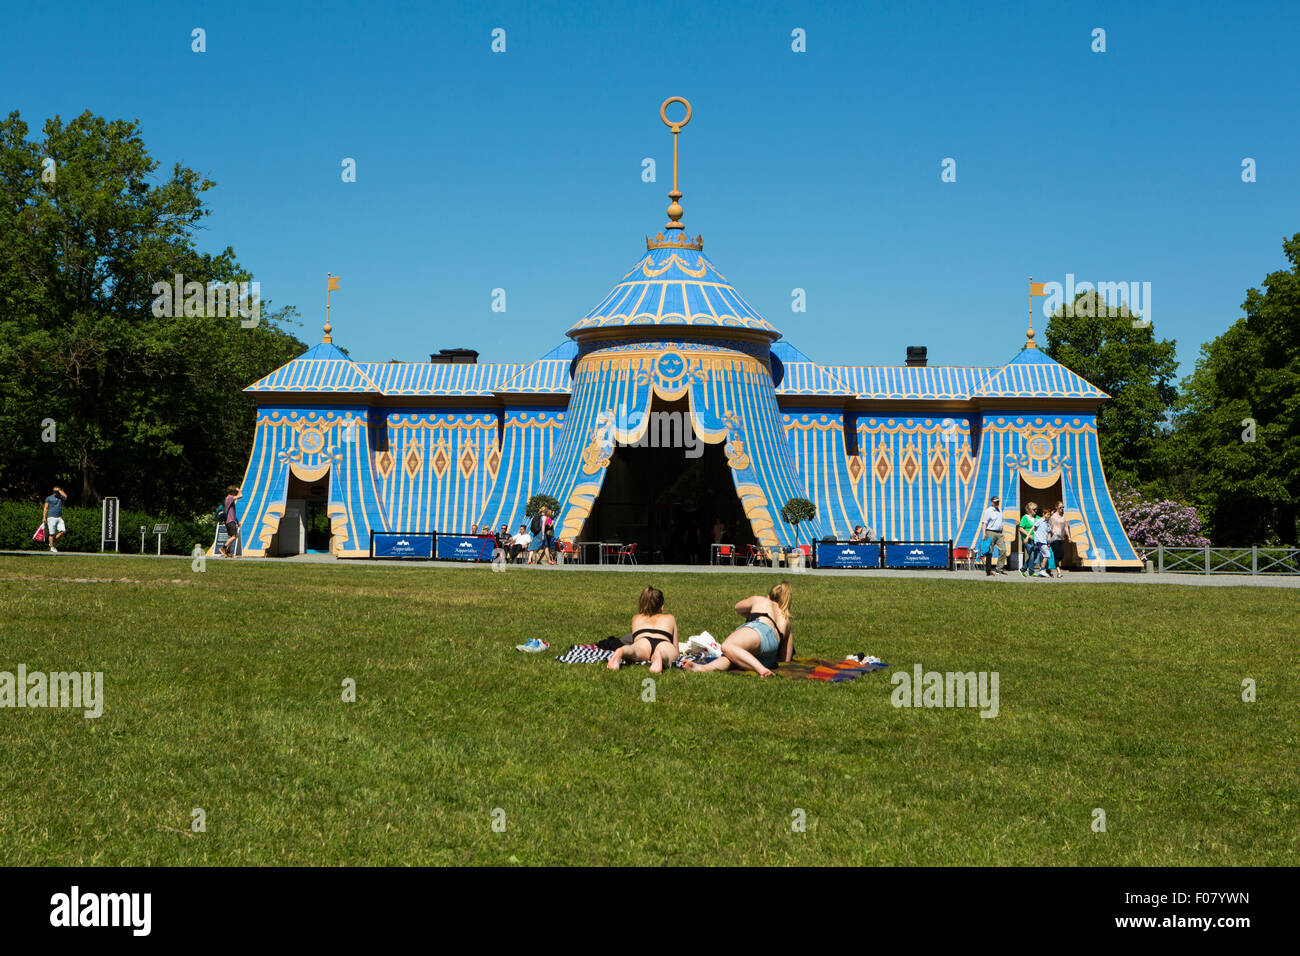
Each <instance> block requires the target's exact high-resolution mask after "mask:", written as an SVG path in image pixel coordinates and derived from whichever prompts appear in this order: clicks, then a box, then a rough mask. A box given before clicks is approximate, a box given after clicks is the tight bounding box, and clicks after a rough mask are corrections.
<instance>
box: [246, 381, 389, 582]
mask: <svg viewBox="0 0 1300 956" xmlns="http://www.w3.org/2000/svg"><path fill="white" fill-rule="evenodd" d="M370 448H371V435H370V429H369V425H368V421H367V415H366V408H365V407H363V406H357V407H352V408H347V407H344V408H334V409H329V410H320V409H318V408H292V407H263V408H260V409H258V413H257V425H256V429H255V432H254V437H253V451H252V454H251V455H250V456H249V463H248V470H247V472H246V473H245V476H244V483H243V485H242V486H241V487H242V488H243V492H244V497H243V499H242V500H241V501H240V502H239V504H238V505H237V506H236V509H235V510H236V516H237V517H238V518H239V520H240V525H241V530H242V535H243V543H244V553H245V554H247V555H249V556H250V557H262V556H264V555H265V554H266V553H267V551H268V549H270V547H271V544H272V539H273V537H274V535H275V534H276V532H277V531H278V530H279V527H280V519H281V518H282V517H283V516H284V509H285V503H286V499H287V497H288V490H289V477H290V475H296V476H297V477H298V478H300V479H301V480H303V481H309V482H316V481H328V483H329V497H328V503H327V511H328V513H329V516H330V523H331V529H330V530H331V532H332V538H331V553H333V554H334V555H336V556H338V557H361V556H363V555H366V554H368V553H369V548H370V530H371V529H372V528H375V529H379V530H382V529H385V528H386V527H387V524H386V522H385V517H384V510H383V507H382V505H381V502H380V499H379V495H378V489H377V487H376V484H375V475H374V471H373V469H372V466H371V450H370Z"/></svg>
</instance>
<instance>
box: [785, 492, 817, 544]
mask: <svg viewBox="0 0 1300 956" xmlns="http://www.w3.org/2000/svg"><path fill="white" fill-rule="evenodd" d="M816 517H817V506H816V505H814V504H813V503H812V502H811V501H809V500H808V499H807V498H791V499H790V500H789V501H787V502H786V503H785V504H784V505H782V506H781V520H782V521H784V522H785V523H786V524H792V525H794V539H795V541H798V540H799V525H801V524H803V523H804V522H805V521H812V520H813V519H814V518H816Z"/></svg>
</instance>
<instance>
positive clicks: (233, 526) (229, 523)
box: [221, 485, 244, 558]
mask: <svg viewBox="0 0 1300 956" xmlns="http://www.w3.org/2000/svg"><path fill="white" fill-rule="evenodd" d="M242 497H244V493H243V492H242V491H241V490H240V489H239V486H238V485H230V486H229V487H227V488H226V543H225V544H224V545H223V546H222V548H221V553H222V554H224V555H225V556H226V557H228V558H233V557H234V556H235V554H234V551H235V546H236V545H238V544H239V519H238V518H236V517H235V502H236V501H238V500H239V499H240V498H242Z"/></svg>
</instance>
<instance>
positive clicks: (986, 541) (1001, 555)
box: [980, 495, 1070, 578]
mask: <svg viewBox="0 0 1300 956" xmlns="http://www.w3.org/2000/svg"><path fill="white" fill-rule="evenodd" d="M1003 521H1004V519H1003V516H1002V499H1001V498H999V497H998V496H997V495H994V496H993V497H992V498H990V499H989V506H988V507H987V508H985V509H984V514H983V515H982V516H981V518H980V529H981V537H982V540H981V542H980V550H981V551H982V553H983V554H984V573H985V574H986V575H989V576H992V574H993V573H994V571H996V572H997V573H998V574H1006V573H1007V569H1006V566H1007V544H1006V536H1005V534H1004V533H1003ZM1016 534H1017V535H1018V537H1019V539H1020V542H1021V545H1022V547H1023V549H1024V555H1025V559H1024V561H1023V562H1022V564H1021V566H1020V573H1021V574H1022V575H1024V576H1026V577H1029V576H1032V577H1039V578H1050V577H1057V578H1059V577H1062V576H1063V574H1062V570H1061V568H1062V565H1063V564H1064V563H1065V545H1066V542H1068V541H1069V540H1070V525H1069V522H1068V521H1066V520H1065V503H1064V502H1062V501H1058V502H1057V503H1056V507H1055V508H1053V509H1052V510H1051V511H1050V512H1048V513H1047V514H1046V515H1041V514H1039V513H1038V504H1037V503H1036V502H1033V501H1030V502H1028V503H1026V505H1025V512H1024V514H1023V515H1021V516H1020V521H1019V523H1018V524H1017V525H1016ZM995 553H996V555H997V557H996V559H995V558H994V554H995Z"/></svg>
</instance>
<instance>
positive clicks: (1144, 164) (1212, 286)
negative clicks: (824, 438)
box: [0, 2, 1300, 371]
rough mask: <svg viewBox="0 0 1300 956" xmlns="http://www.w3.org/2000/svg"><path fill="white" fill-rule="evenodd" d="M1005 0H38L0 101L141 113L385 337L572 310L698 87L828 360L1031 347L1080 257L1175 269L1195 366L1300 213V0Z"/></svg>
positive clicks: (718, 150) (119, 114)
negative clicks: (501, 292)
mask: <svg viewBox="0 0 1300 956" xmlns="http://www.w3.org/2000/svg"><path fill="white" fill-rule="evenodd" d="M984 6H985V5H982V4H970V3H965V2H961V3H958V2H951V3H936V4H923V3H889V4H871V5H866V4H863V5H859V4H835V5H830V4H825V5H823V4H781V5H775V4H754V3H745V4H735V5H714V4H708V3H690V4H686V3H673V2H659V3H618V4H611V5H608V6H605V5H600V6H588V5H585V4H584V5H579V4H576V3H536V2H530V3H499V2H489V3H484V4H473V5H470V4H454V5H448V4H423V3H404V4H400V5H399V4H376V5H373V6H372V5H369V4H365V3H356V2H347V3H335V2H326V3H312V4H305V3H303V4H288V3H281V2H265V3H264V2H256V3H227V4H197V3H196V4H165V3H163V4H159V3H148V2H145V3H131V4H120V5H119V4H113V5H108V4H103V5H99V4H95V5H90V4H72V5H58V4H44V3H23V4H19V3H9V4H6V10H5V14H4V23H3V26H0V30H2V31H3V33H2V34H0V53H2V54H3V55H0V89H3V91H4V97H3V103H2V104H0V105H3V107H4V108H5V109H6V111H8V110H10V109H18V110H20V111H21V113H22V115H23V117H24V119H26V120H27V122H28V123H29V125H30V126H32V127H33V128H39V126H40V125H41V124H42V123H43V121H44V120H45V118H46V117H48V116H51V115H53V114H60V115H62V116H63V117H64V118H65V119H67V118H71V117H72V116H75V115H77V114H78V113H80V112H81V111H83V110H85V109H90V110H91V111H93V112H95V113H97V114H100V115H103V116H106V117H109V118H127V119H138V120H139V121H140V123H141V125H142V128H143V135H144V138H145V142H146V143H147V145H148V148H149V149H150V151H151V152H152V154H153V155H154V157H155V158H157V159H158V160H160V161H161V162H162V164H163V168H164V169H165V168H169V167H170V165H171V163H173V162H177V161H179V162H182V163H184V164H186V165H189V166H191V167H193V168H195V169H196V170H198V171H199V172H201V173H203V174H205V175H207V176H209V178H211V179H213V180H215V181H216V183H217V188H215V189H213V190H211V191H209V192H208V193H207V194H206V198H207V201H208V203H209V204H210V207H211V209H212V213H213V214H212V216H211V217H210V218H209V219H208V220H207V227H206V230H205V231H204V233H203V234H202V235H201V237H200V245H201V246H202V247H203V248H206V249H209V250H212V251H217V250H219V249H221V248H223V247H224V246H226V245H227V244H229V245H232V246H233V247H234V248H235V251H236V253H237V254H238V256H239V258H240V260H241V261H242V262H243V264H244V265H245V266H247V267H249V268H250V269H252V270H253V272H254V273H255V276H256V277H257V278H258V279H259V280H260V282H261V284H262V294H263V297H264V298H269V299H271V300H272V301H273V302H274V303H276V304H281V305H282V304H293V305H296V306H298V308H299V309H300V310H301V312H302V314H303V317H304V320H305V322H304V328H302V329H301V330H299V335H300V337H302V338H303V339H304V341H307V342H308V343H309V344H310V343H314V342H316V341H319V336H320V332H319V328H320V323H321V318H322V312H323V303H324V287H325V273H326V272H327V271H330V272H334V273H335V274H338V275H341V276H342V277H343V280H342V290H341V291H340V292H338V293H335V294H334V297H333V311H332V317H333V320H334V326H335V330H336V332H335V341H336V342H338V343H339V344H340V345H342V346H343V347H345V348H347V349H349V351H350V352H351V354H352V355H353V357H354V358H357V359H359V360H363V361H386V360H388V359H392V358H396V359H402V360H407V361H425V360H427V357H428V353H429V352H431V351H435V350H437V349H438V348H442V347H452V346H467V347H471V348H477V349H479V350H480V352H481V353H482V360H483V361H496V362H500V361H524V360H530V359H532V358H536V357H538V356H540V355H541V354H543V353H544V352H546V351H547V350H548V349H550V348H551V347H553V346H554V345H556V344H557V343H559V342H560V341H562V340H563V335H564V332H565V330H566V329H568V328H569V326H570V325H572V324H573V322H574V321H575V320H576V319H578V318H580V317H581V316H582V315H583V314H584V313H586V312H587V311H588V310H589V309H591V308H592V307H593V306H594V305H595V304H596V303H597V302H599V301H600V299H601V298H602V297H603V296H604V295H605V293H606V292H607V291H608V290H609V289H610V287H611V286H612V285H613V284H614V283H615V282H616V281H617V280H618V279H619V278H620V277H621V276H622V275H623V274H624V273H625V272H626V271H627V270H628V269H629V268H630V267H631V266H632V265H633V264H634V263H635V262H636V261H637V260H638V258H639V257H640V256H641V255H642V254H643V251H644V236H645V235H646V234H647V233H651V234H653V232H655V231H657V230H658V229H660V228H661V227H662V225H663V224H664V222H665V217H664V209H665V207H666V206H667V203H668V200H667V198H666V193H667V191H668V190H669V188H670V182H671V163H672V145H671V136H670V134H669V133H668V131H667V130H666V129H665V128H664V126H663V125H662V124H661V123H660V121H659V117H658V107H659V104H660V102H661V101H662V100H663V99H665V98H666V97H668V96H673V95H680V96H685V97H687V98H688V99H690V100H691V101H692V103H693V104H694V110H695V114H694V118H693V119H692V122H691V124H690V126H688V127H687V128H686V129H685V130H684V132H683V133H682V138H681V152H682V159H681V188H682V191H683V192H684V194H685V198H684V199H683V200H682V203H683V206H684V207H685V209H686V215H685V217H684V219H683V222H684V223H685V224H686V226H687V228H688V229H689V230H690V232H691V233H692V235H693V234H695V233H697V232H698V233H702V234H703V235H704V241H705V245H704V248H705V252H706V253H707V254H708V255H709V256H710V258H711V259H712V260H713V262H714V263H715V264H716V265H717V266H718V268H719V269H721V270H722V272H723V273H724V274H725V275H726V276H727V277H728V279H730V280H731V281H732V282H734V283H735V284H736V286H737V287H738V288H739V289H740V291H741V292H742V294H744V295H745V297H746V298H747V299H748V300H749V302H750V304H751V305H753V306H754V307H755V308H756V309H758V311H759V312H760V313H762V314H763V315H765V316H766V317H767V318H768V319H769V321H771V322H772V323H773V324H774V325H776V327H777V328H779V329H781V330H782V331H783V332H784V333H785V335H786V338H787V340H789V341H790V342H791V343H792V344H794V345H796V346H797V347H799V348H801V349H802V350H803V351H805V352H807V353H808V354H809V355H810V356H812V357H813V358H814V359H816V360H818V361H823V362H830V363H848V364H876V363H879V364H901V362H902V361H903V358H904V352H905V347H906V346H907V345H912V344H917V345H928V346H929V348H930V360H931V362H932V363H935V364H955V365H970V364H974V365H986V364H1000V363H1002V362H1005V361H1007V360H1008V359H1010V358H1011V357H1012V356H1013V355H1015V353H1016V352H1017V351H1018V350H1019V348H1020V346H1021V344H1022V343H1023V341H1024V328H1025V319H1026V312H1027V309H1028V301H1027V277H1028V276H1029V275H1030V274H1032V275H1033V276H1034V278H1035V280H1037V281H1053V280H1055V281H1059V282H1064V280H1065V275H1066V273H1074V274H1075V276H1076V278H1077V279H1079V280H1088V281H1133V280H1136V281H1140V282H1143V281H1145V282H1150V283H1151V284H1152V300H1153V301H1152V309H1151V317H1152V318H1153V319H1154V323H1155V327H1156V332H1157V334H1158V335H1160V336H1162V337H1173V338H1175V339H1177V341H1178V355H1179V360H1180V361H1181V362H1182V363H1183V370H1184V371H1187V370H1188V369H1189V368H1190V365H1191V363H1192V362H1193V361H1194V360H1195V358H1196V355H1197V350H1198V349H1199V347H1200V345H1201V343H1203V342H1205V341H1208V340H1209V339H1211V338H1213V337H1214V336H1215V335H1217V334H1219V333H1220V332H1222V331H1223V330H1224V329H1225V328H1226V327H1227V326H1228V325H1229V324H1230V323H1231V322H1232V321H1233V320H1234V319H1236V318H1237V317H1238V316H1239V315H1240V314H1241V313H1240V303H1241V302H1242V300H1243V299H1244V296H1245V291H1246V289H1247V288H1249V287H1250V286H1252V285H1259V284H1260V282H1261V280H1262V279H1263V277H1264V276H1265V274H1267V273H1268V272H1270V271H1273V270H1275V269H1279V268H1282V266H1283V265H1284V261H1285V260H1284V259H1283V257H1282V254H1281V248H1280V244H1281V241H1282V239H1283V237H1284V236H1289V235H1291V234H1293V233H1295V232H1300V175H1297V174H1298V172H1300V169H1298V167H1300V123H1297V122H1296V118H1297V115H1300V73H1298V72H1297V70H1296V49H1297V48H1296V37H1297V36H1300V30H1298V29H1297V28H1298V27H1300V13H1297V5H1296V4H1294V3H1272V4H1268V3H1265V4H1252V5H1250V6H1249V7H1247V8H1232V7H1229V6H1228V5H1223V4H1191V3H1178V4H1173V3H1169V4H1159V5H1147V4H1142V5H1140V8H1135V7H1136V5H1133V4H1128V3H1089V4H1079V5H1068V6H1058V5H1057V4H1052V3H1044V4H1014V5H1006V6H1003V5H997V7H998V8H997V9H985V8H984ZM195 27H202V28H204V29H205V30H206V31H207V52H206V53H202V54H198V53H193V52H191V49H190V47H191V34H190V31H191V30H192V29H193V28H195ZM496 27H501V28H504V29H505V30H506V44H507V50H506V52H505V53H504V54H494V53H492V52H491V50H490V44H491V32H492V30H493V29H494V28H496ZM1097 27H1101V28H1104V29H1105V31H1106V52H1105V53H1094V52H1092V50H1091V45H1092V42H1093V40H1092V31H1093V29H1094V28H1097ZM795 28H802V29H803V30H805V31H806V35H807V52H806V53H795V52H792V50H791V42H792V40H791V31H792V30H793V29H795ZM647 156H650V157H654V158H655V159H656V160H657V162H658V173H659V176H658V182H656V183H644V182H642V181H641V160H642V158H643V157H647ZM344 157H352V158H355V160H356V162H357V182H355V183H344V182H342V181H341V178H340V172H341V166H340V163H341V162H342V160H343V158H344ZM946 157H952V158H954V159H956V160H957V181H956V182H955V183H943V182H941V181H940V164H941V161H942V160H943V159H944V158H946ZM1245 157H1251V158H1253V159H1255V160H1256V163H1257V168H1258V174H1257V175H1258V181H1257V182H1255V183H1251V184H1246V183H1243V182H1242V180H1241V162H1242V160H1243V158H1245ZM496 287H503V288H505V289H506V295H507V308H508V311H507V312H506V313H505V314H504V315H502V314H499V313H493V312H492V311H490V306H491V291H492V289H493V288H496ZM795 287H799V288H803V289H805V290H806V294H807V306H808V308H807V311H806V312H804V313H797V314H796V313H793V312H792V311H791V308H790V303H791V290H792V289H793V288H795ZM1039 301H1041V300H1039ZM1040 321H1041V320H1040ZM1035 325H1036V326H1038V325H1039V322H1036V323H1035ZM1040 341H1041V339H1040Z"/></svg>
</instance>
